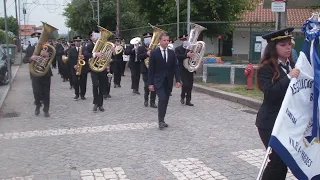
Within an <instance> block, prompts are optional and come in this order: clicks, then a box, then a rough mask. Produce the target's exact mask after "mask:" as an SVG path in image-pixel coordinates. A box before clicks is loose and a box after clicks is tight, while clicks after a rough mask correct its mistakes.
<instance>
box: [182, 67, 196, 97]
mask: <svg viewBox="0 0 320 180" xmlns="http://www.w3.org/2000/svg"><path fill="white" fill-rule="evenodd" d="M180 75H181V81H182V88H181V99H184V98H186V101H187V102H190V101H191V92H192V87H193V72H189V71H188V70H186V69H185V68H184V69H181V71H180Z"/></svg>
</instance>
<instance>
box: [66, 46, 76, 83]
mask: <svg viewBox="0 0 320 180" xmlns="http://www.w3.org/2000/svg"><path fill="white" fill-rule="evenodd" d="M74 47H75V45H74V43H73V41H69V46H68V48H67V49H66V50H65V52H64V54H65V55H66V56H67V57H68V55H69V51H70V49H72V48H74ZM66 68H67V69H66V71H67V72H66V75H67V77H68V79H69V84H70V89H72V88H73V78H72V69H73V67H71V65H70V63H69V62H67V64H66Z"/></svg>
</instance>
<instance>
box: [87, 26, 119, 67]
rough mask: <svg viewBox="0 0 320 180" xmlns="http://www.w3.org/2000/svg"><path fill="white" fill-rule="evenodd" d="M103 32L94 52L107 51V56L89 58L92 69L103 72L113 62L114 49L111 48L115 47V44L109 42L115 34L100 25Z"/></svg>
mask: <svg viewBox="0 0 320 180" xmlns="http://www.w3.org/2000/svg"><path fill="white" fill-rule="evenodd" d="M98 27H99V28H100V32H101V38H100V39H99V40H98V41H97V42H96V44H95V45H94V48H93V50H92V53H95V52H100V53H105V54H106V56H105V57H101V58H99V57H94V58H91V59H90V60H89V66H90V69H91V70H92V71H94V72H102V71H104V70H105V69H106V68H107V66H108V65H109V63H110V62H111V56H112V50H111V48H113V47H115V45H114V44H113V43H111V42H108V38H109V37H110V36H112V35H113V33H112V32H110V31H109V30H107V29H105V28H103V27H101V26H98Z"/></svg>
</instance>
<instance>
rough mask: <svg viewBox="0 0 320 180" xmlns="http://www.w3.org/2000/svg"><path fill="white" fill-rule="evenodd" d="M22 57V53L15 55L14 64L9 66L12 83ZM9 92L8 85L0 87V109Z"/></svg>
mask: <svg viewBox="0 0 320 180" xmlns="http://www.w3.org/2000/svg"><path fill="white" fill-rule="evenodd" d="M23 56H24V53H16V55H15V60H14V64H12V65H11V75H12V80H11V82H12V83H13V81H14V78H15V77H16V75H17V72H18V69H19V67H20V64H21V61H22V58H23ZM9 90H10V89H9V84H7V85H1V86H0V109H1V107H2V105H3V103H4V100H5V99H6V97H7V95H8V92H9Z"/></svg>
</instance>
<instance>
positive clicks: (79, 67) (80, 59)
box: [76, 46, 86, 76]
mask: <svg viewBox="0 0 320 180" xmlns="http://www.w3.org/2000/svg"><path fill="white" fill-rule="evenodd" d="M85 64H86V62H85V61H84V59H83V56H82V46H80V48H79V55H78V62H77V69H76V75H77V76H80V75H81V72H82V67H83V66H84V65H85Z"/></svg>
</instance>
